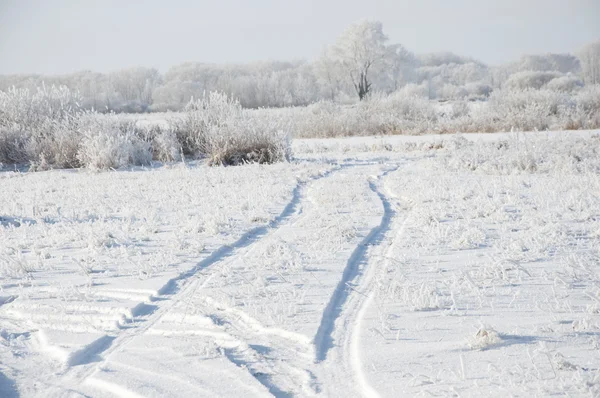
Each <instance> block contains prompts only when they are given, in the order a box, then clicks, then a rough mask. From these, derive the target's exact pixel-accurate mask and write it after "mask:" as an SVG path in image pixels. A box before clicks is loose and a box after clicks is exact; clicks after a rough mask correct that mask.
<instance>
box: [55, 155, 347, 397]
mask: <svg viewBox="0 0 600 398" xmlns="http://www.w3.org/2000/svg"><path fill="white" fill-rule="evenodd" d="M342 168H343V167H340V166H337V167H334V168H333V169H331V170H329V171H327V172H325V173H323V174H321V175H318V176H315V177H313V178H311V179H309V180H308V181H305V182H298V183H297V185H296V187H295V189H294V191H293V194H292V198H291V200H290V201H289V203H288V204H287V205H286V207H285V208H284V209H283V211H282V212H281V213H280V214H279V215H278V216H277V217H276V218H275V219H274V220H273V221H272V222H271V223H270V224H269V225H266V226H260V227H257V228H253V229H251V230H250V231H247V232H246V233H244V234H243V235H242V236H241V237H240V238H239V239H238V240H237V241H235V242H234V243H232V244H229V245H224V246H221V247H220V248H218V249H217V250H215V251H214V252H213V253H211V254H210V255H209V256H208V257H206V258H205V259H203V260H202V261H200V262H199V263H197V264H196V265H195V266H194V267H193V268H191V269H190V270H188V271H186V272H184V273H182V274H180V275H179V276H177V277H176V278H174V279H173V280H171V281H170V282H169V284H168V288H166V289H163V291H164V292H165V293H166V294H165V296H163V297H162V298H163V299H164V300H161V301H155V302H153V303H154V304H156V310H155V311H153V312H152V313H150V314H148V315H147V317H145V318H142V319H139V320H138V321H137V322H138V323H137V324H136V325H135V326H134V327H131V328H130V329H125V330H123V331H122V332H121V333H120V334H119V335H117V336H116V337H115V338H114V340H113V341H112V344H111V345H110V346H109V347H107V348H106V350H104V351H103V352H100V353H96V355H99V356H100V357H101V358H102V361H108V360H110V358H111V356H112V355H114V354H115V353H118V352H119V351H121V350H123V348H124V347H126V346H127V345H128V344H130V343H131V342H132V341H133V340H135V339H136V338H137V337H138V336H141V335H143V334H144V333H146V332H147V331H148V330H149V329H150V328H152V327H153V326H154V325H156V324H157V323H158V322H159V321H160V320H161V319H162V317H163V316H164V315H165V314H168V313H169V312H170V311H171V310H172V309H173V308H174V307H175V306H176V305H177V304H179V303H181V302H184V301H185V300H187V299H188V296H190V295H193V294H194V292H195V291H196V290H197V289H198V288H199V287H201V286H202V284H201V283H200V280H199V279H197V278H196V277H197V276H198V275H199V273H200V272H202V271H204V270H206V269H208V268H209V267H211V268H212V267H213V266H215V265H216V264H223V263H225V262H227V261H230V260H231V259H233V258H234V256H236V257H239V256H243V255H245V254H246V253H247V252H248V251H250V250H251V249H252V247H253V245H254V244H256V243H258V242H260V241H262V240H264V239H266V238H267V237H268V236H270V235H272V234H274V233H276V231H277V230H278V229H279V228H281V227H282V226H283V225H286V224H288V223H293V222H294V220H296V219H297V218H299V217H300V216H301V214H302V209H303V206H302V203H303V202H304V200H305V197H306V190H307V187H308V186H309V184H310V183H312V182H315V181H317V180H320V179H322V178H326V177H328V176H330V175H331V174H332V173H335V172H337V171H338V170H340V169H342ZM209 278H210V276H209ZM207 281H208V279H207V280H206V281H205V282H204V283H203V284H205V283H207ZM90 360H91V358H90ZM96 368H97V364H95V363H86V362H85V361H83V360H82V361H81V362H80V366H77V367H69V368H67V369H66V370H65V371H64V372H63V373H62V374H61V378H60V380H58V382H57V383H53V384H54V385H55V386H57V387H59V388H65V389H69V390H77V386H78V385H80V384H81V383H82V382H83V381H84V380H85V379H87V378H88V377H89V376H90V375H92V374H93V373H94V372H95V371H96ZM117 389H118V388H117Z"/></svg>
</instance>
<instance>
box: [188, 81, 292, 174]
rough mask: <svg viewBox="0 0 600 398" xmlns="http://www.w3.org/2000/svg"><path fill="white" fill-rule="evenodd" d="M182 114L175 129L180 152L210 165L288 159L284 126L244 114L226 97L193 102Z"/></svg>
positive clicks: (237, 105) (288, 149) (206, 98)
mask: <svg viewBox="0 0 600 398" xmlns="http://www.w3.org/2000/svg"><path fill="white" fill-rule="evenodd" d="M185 111H186V117H185V118H184V120H183V121H182V122H179V123H177V128H176V131H177V137H178V139H179V141H180V142H181V143H182V148H183V151H184V153H187V154H194V155H200V156H205V157H206V158H207V159H208V163H209V164H210V165H239V164H244V163H275V162H281V161H286V160H289V158H290V156H291V142H290V137H289V134H288V133H287V131H286V130H287V128H286V126H285V125H283V124H281V123H279V122H278V121H277V120H271V119H269V118H266V117H261V115H260V114H256V113H253V112H249V111H244V110H243V109H242V106H241V105H240V103H239V101H238V100H235V99H232V98H230V97H228V96H227V95H225V94H221V93H217V92H211V93H209V94H208V95H205V96H203V97H202V98H200V99H196V100H194V99H192V101H190V102H189V104H188V105H187V106H186V108H185Z"/></svg>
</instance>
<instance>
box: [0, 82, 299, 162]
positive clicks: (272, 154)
mask: <svg viewBox="0 0 600 398" xmlns="http://www.w3.org/2000/svg"><path fill="white" fill-rule="evenodd" d="M79 104H80V98H79V97H78V95H77V94H76V93H74V92H72V91H70V90H69V89H68V88H66V87H55V86H52V87H50V88H46V87H42V88H40V89H38V90H37V91H36V92H30V91H29V90H27V89H11V90H8V91H6V92H0V164H21V165H29V166H30V167H31V168H32V169H34V170H43V169H49V168H74V167H87V168H91V169H109V168H118V167H123V166H127V165H147V164H149V163H150V162H151V161H152V160H158V161H161V162H171V161H179V160H181V159H182V156H184V155H188V156H189V155H193V156H199V157H207V158H208V159H209V163H210V164H215V165H217V164H219V165H220V164H226V165H229V164H240V163H248V162H259V163H273V162H277V161H282V160H286V159H288V158H289V155H290V153H289V151H290V149H289V148H290V143H289V139H288V135H287V132H286V129H284V128H283V125H282V124H279V123H276V122H272V121H269V120H262V119H260V118H255V117H254V115H253V114H252V113H249V112H247V111H244V110H242V108H241V106H240V104H239V102H237V101H235V100H232V99H230V98H228V97H227V96H226V95H223V94H219V93H210V94H208V95H207V96H205V97H203V98H202V99H200V100H192V101H191V102H190V103H189V104H188V106H187V107H186V113H185V117H184V118H183V120H181V121H179V122H178V123H173V125H171V126H156V125H150V126H140V125H138V124H137V123H136V122H135V121H131V120H126V119H122V118H120V117H117V116H116V115H102V114H98V113H96V112H94V111H89V110H84V109H83V108H82V107H81V106H80V105H79Z"/></svg>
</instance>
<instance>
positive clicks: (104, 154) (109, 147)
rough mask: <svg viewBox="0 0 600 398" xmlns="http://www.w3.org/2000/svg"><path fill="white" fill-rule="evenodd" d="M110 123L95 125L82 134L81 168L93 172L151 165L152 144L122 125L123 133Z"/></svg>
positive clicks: (78, 153)
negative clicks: (94, 170) (93, 170)
mask: <svg viewBox="0 0 600 398" xmlns="http://www.w3.org/2000/svg"><path fill="white" fill-rule="evenodd" d="M116 127H117V126H114V125H111V124H110V123H106V122H100V123H93V124H92V125H91V126H90V127H88V128H87V129H85V130H84V131H83V138H82V140H81V143H80V147H79V150H78V152H77V159H78V160H79V162H80V164H81V165H82V166H84V167H87V168H90V169H111V168H119V167H123V166H127V165H130V164H133V165H145V164H149V163H150V162H151V161H152V152H151V145H150V143H148V142H146V141H144V140H143V139H142V138H140V137H139V136H137V135H136V134H135V131H134V130H132V129H128V128H127V125H122V126H121V127H123V128H124V130H123V129H119V128H116Z"/></svg>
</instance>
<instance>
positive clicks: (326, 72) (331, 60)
mask: <svg viewBox="0 0 600 398" xmlns="http://www.w3.org/2000/svg"><path fill="white" fill-rule="evenodd" d="M331 52H332V51H331V48H326V49H325V50H323V52H322V53H321V55H320V56H319V57H318V58H317V59H316V60H315V62H314V63H313V69H314V73H315V76H316V78H317V81H318V83H319V85H320V86H321V91H322V92H323V95H324V97H325V98H327V99H330V100H331V101H335V99H336V97H337V95H338V94H339V92H340V91H341V90H342V89H343V86H344V78H343V71H342V64H341V62H339V60H337V59H336V58H335V57H334V56H333V54H332V53H331Z"/></svg>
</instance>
